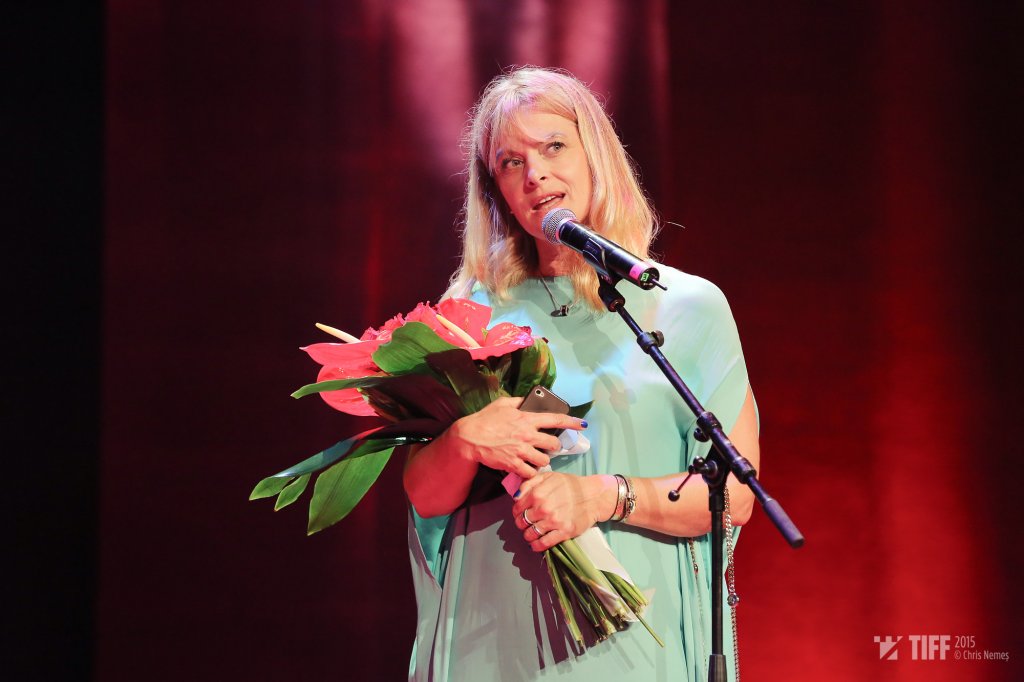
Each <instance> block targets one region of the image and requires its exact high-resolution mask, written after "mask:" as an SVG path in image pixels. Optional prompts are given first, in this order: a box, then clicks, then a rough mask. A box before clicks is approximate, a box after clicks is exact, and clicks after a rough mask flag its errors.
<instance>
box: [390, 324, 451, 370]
mask: <svg viewBox="0 0 1024 682" xmlns="http://www.w3.org/2000/svg"><path fill="white" fill-rule="evenodd" d="M453 348H456V346H453V345H452V344H450V343H448V342H447V341H445V340H444V339H442V338H441V337H440V336H438V335H437V334H436V333H435V332H434V330H433V329H431V328H430V327H428V326H427V325H425V324H423V323H422V322H408V323H406V324H405V325H403V326H401V327H399V328H398V329H396V330H395V331H394V333H393V334H392V335H391V340H390V341H388V342H387V343H385V344H384V345H382V346H381V347H380V348H378V349H377V350H376V351H375V352H374V354H373V355H372V358H373V361H374V362H375V363H376V364H377V366H378V367H380V368H381V369H382V370H384V371H385V372H387V373H388V374H412V373H416V374H424V373H426V372H427V371H429V369H428V367H427V360H426V358H427V356H428V355H430V354H431V353H440V352H443V351H446V350H451V349H453Z"/></svg>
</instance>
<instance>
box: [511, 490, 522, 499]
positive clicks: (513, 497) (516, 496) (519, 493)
mask: <svg viewBox="0 0 1024 682" xmlns="http://www.w3.org/2000/svg"><path fill="white" fill-rule="evenodd" d="M522 494H523V491H522V490H517V491H516V494H515V495H513V496H512V499H513V500H518V499H519V496H520V495H522Z"/></svg>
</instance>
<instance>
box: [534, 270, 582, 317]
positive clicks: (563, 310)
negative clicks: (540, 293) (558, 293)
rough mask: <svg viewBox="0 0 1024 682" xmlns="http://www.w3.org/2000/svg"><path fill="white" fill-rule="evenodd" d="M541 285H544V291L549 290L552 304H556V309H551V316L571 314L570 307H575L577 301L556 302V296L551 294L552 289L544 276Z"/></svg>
mask: <svg viewBox="0 0 1024 682" xmlns="http://www.w3.org/2000/svg"><path fill="white" fill-rule="evenodd" d="M540 283H541V286H543V287H544V291H546V292H548V298H550V299H551V305H553V306H554V310H552V311H551V317H565V316H566V315H568V314H569V309H570V308H572V307H573V305H574V304H575V303H576V301H572V302H570V303H566V304H563V305H558V304H557V303H555V297H554V296H552V295H551V289H548V283H547V282H545V281H544V278H543V277H541V278H540Z"/></svg>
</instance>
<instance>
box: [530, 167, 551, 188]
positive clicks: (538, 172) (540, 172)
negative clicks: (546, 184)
mask: <svg viewBox="0 0 1024 682" xmlns="http://www.w3.org/2000/svg"><path fill="white" fill-rule="evenodd" d="M547 177H548V176H547V167H546V166H545V165H544V164H543V163H542V162H538V161H532V162H530V163H529V165H528V166H527V168H526V184H527V185H528V186H531V187H535V186H537V185H539V184H540V182H541V181H542V180H547Z"/></svg>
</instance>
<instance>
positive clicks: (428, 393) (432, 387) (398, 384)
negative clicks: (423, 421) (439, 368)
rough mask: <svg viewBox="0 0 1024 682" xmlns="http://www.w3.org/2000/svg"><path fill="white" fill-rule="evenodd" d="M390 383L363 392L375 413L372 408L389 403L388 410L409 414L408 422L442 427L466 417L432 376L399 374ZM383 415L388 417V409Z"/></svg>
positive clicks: (459, 403)
mask: <svg viewBox="0 0 1024 682" xmlns="http://www.w3.org/2000/svg"><path fill="white" fill-rule="evenodd" d="M456 350H458V349H456ZM447 352H452V351H447ZM463 352H465V351H463ZM390 379H391V380H390V381H386V382H381V383H379V384H378V385H377V386H376V387H374V388H372V389H365V393H366V395H367V398H369V399H370V404H371V405H375V409H376V405H380V406H381V407H382V408H384V407H385V406H386V405H387V403H388V402H390V403H391V407H392V408H394V407H397V408H398V409H399V410H400V411H401V412H405V413H407V414H409V415H410V418H415V417H427V418H430V419H434V420H437V421H440V422H444V423H445V424H451V423H452V422H454V421H455V420H456V419H458V418H459V417H463V416H465V414H466V412H465V409H464V407H463V405H462V401H461V400H459V397H458V396H457V395H456V394H455V391H453V390H452V387H451V386H449V385H448V384H446V383H445V381H444V379H439V378H437V377H435V376H433V375H432V374H431V375H426V374H403V375H400V376H397V377H390ZM382 398H387V399H389V400H387V401H385V400H382ZM386 413H387V414H391V410H390V409H388V410H387V412H386Z"/></svg>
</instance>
